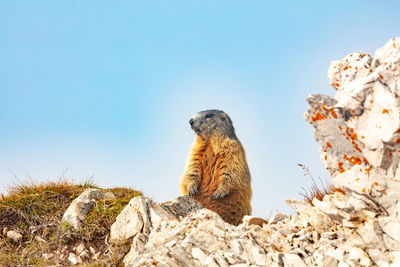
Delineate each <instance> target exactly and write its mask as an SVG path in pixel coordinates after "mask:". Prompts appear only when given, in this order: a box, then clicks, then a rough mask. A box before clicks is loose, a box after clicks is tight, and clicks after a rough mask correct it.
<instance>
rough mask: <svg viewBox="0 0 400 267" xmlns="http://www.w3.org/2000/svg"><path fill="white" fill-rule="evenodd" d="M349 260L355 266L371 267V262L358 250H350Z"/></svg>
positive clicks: (362, 251) (363, 252)
mask: <svg viewBox="0 0 400 267" xmlns="http://www.w3.org/2000/svg"><path fill="white" fill-rule="evenodd" d="M349 260H352V261H354V263H355V264H357V265H360V266H371V260H370V259H369V257H368V255H367V253H365V251H364V250H362V249H360V248H357V247H355V248H352V249H351V250H350V253H349Z"/></svg>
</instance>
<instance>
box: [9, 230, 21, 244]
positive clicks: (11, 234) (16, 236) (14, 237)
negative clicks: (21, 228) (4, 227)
mask: <svg viewBox="0 0 400 267" xmlns="http://www.w3.org/2000/svg"><path fill="white" fill-rule="evenodd" d="M7 237H8V238H10V239H12V240H13V241H14V242H19V241H21V240H22V235H21V234H20V233H18V232H16V231H13V230H11V231H8V232H7Z"/></svg>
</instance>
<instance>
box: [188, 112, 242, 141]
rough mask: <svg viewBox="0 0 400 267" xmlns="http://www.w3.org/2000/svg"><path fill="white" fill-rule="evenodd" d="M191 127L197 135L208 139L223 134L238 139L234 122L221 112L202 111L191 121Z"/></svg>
mask: <svg viewBox="0 0 400 267" xmlns="http://www.w3.org/2000/svg"><path fill="white" fill-rule="evenodd" d="M189 123H190V126H191V127H192V129H193V131H195V132H196V134H197V135H199V136H200V137H203V138H208V137H210V136H211V135H213V134H222V135H224V136H227V137H230V138H236V135H235V129H234V128H233V125H232V120H231V119H230V118H229V116H228V114H226V113H225V112H223V111H221V110H216V109H209V110H205V111H201V112H199V113H197V114H196V115H194V116H193V117H192V118H190V120H189Z"/></svg>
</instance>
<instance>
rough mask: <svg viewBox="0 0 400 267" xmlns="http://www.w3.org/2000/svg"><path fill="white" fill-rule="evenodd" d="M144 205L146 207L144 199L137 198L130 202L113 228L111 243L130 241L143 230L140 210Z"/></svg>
mask: <svg viewBox="0 0 400 267" xmlns="http://www.w3.org/2000/svg"><path fill="white" fill-rule="evenodd" d="M143 205H145V203H144V199H143V197H135V198H132V199H131V201H129V203H128V205H126V206H125V208H124V209H123V210H122V212H121V213H120V214H119V215H118V216H117V218H116V220H115V222H114V223H113V225H112V226H111V229H110V241H111V242H119V241H123V240H126V239H129V238H131V237H133V236H135V235H136V234H137V233H139V232H140V231H141V230H142V228H143V224H144V222H143V218H142V216H141V212H140V211H139V208H140V207H142V206H143Z"/></svg>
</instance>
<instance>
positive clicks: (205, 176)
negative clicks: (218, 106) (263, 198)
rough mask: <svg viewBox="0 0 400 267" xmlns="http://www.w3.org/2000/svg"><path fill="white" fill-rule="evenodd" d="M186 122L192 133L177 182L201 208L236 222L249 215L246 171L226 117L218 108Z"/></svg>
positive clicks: (229, 121)
mask: <svg viewBox="0 0 400 267" xmlns="http://www.w3.org/2000/svg"><path fill="white" fill-rule="evenodd" d="M189 123H190V125H191V127H192V129H193V131H194V132H195V133H196V139H195V142H194V143H193V145H192V148H191V151H190V154H189V158H188V162H187V166H186V170H185V172H184V174H183V176H182V180H181V183H180V188H181V192H182V194H183V195H189V196H191V197H192V198H193V199H195V200H197V201H198V202H200V203H201V204H202V205H203V207H205V208H207V209H210V210H213V211H215V212H217V213H218V214H219V215H220V216H221V217H222V219H224V220H225V221H226V222H228V223H231V224H234V225H238V224H240V223H241V222H242V219H243V216H244V215H250V214H251V205H250V200H251V195H252V191H251V186H250V171H249V167H248V166H247V161H246V155H245V151H244V149H243V146H242V144H241V143H240V141H239V139H238V138H237V137H236V134H235V129H234V128H233V125H232V121H231V119H230V118H229V116H228V115H227V114H226V113H224V112H223V111H220V110H206V111H202V112H199V113H197V114H196V115H194V116H193V117H192V118H191V119H190V120H189Z"/></svg>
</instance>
